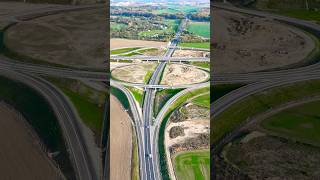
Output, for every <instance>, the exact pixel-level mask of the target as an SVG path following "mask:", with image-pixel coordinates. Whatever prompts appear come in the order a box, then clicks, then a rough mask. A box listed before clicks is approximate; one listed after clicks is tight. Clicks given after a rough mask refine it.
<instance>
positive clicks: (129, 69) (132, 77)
mask: <svg viewBox="0 0 320 180" xmlns="http://www.w3.org/2000/svg"><path fill="white" fill-rule="evenodd" d="M155 67H156V64H155V63H149V62H148V63H140V64H132V65H129V66H124V67H119V68H115V69H113V71H112V72H111V75H112V77H114V78H116V79H118V80H121V81H126V82H132V83H144V80H145V77H146V75H147V74H148V72H149V73H151V72H153V70H154V68H155Z"/></svg>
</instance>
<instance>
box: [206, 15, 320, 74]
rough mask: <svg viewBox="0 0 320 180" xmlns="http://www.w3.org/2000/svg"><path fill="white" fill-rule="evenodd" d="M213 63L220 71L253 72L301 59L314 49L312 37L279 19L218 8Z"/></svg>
mask: <svg viewBox="0 0 320 180" xmlns="http://www.w3.org/2000/svg"><path fill="white" fill-rule="evenodd" d="M213 17H214V25H213V32H215V38H214V39H213V48H214V49H215V52H214V54H213V55H212V57H213V60H214V61H213V63H212V67H214V68H215V70H216V72H217V73H235V72H251V71H260V70H266V69H271V68H272V69H273V68H278V67H283V66H287V65H290V64H294V63H298V62H300V61H302V60H304V58H305V57H306V56H307V55H308V54H309V53H310V52H311V51H312V50H313V49H314V47H315V44H314V42H313V40H312V38H311V37H309V36H308V35H307V34H305V33H303V32H302V31H300V30H298V29H297V28H294V27H292V26H288V25H285V24H281V23H279V22H276V21H273V20H270V19H265V18H258V17H251V16H249V15H243V14H238V13H234V12H228V11H224V10H219V9H216V10H215V11H214V14H213Z"/></svg>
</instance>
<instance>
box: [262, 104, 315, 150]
mask: <svg viewBox="0 0 320 180" xmlns="http://www.w3.org/2000/svg"><path fill="white" fill-rule="evenodd" d="M319 107H320V101H315V102H310V103H306V104H303V105H299V106H296V107H293V108H290V109H287V110H284V111H281V112H279V113H277V114H275V115H273V116H271V117H270V118H267V119H265V120H264V121H263V122H262V126H263V127H264V128H265V129H267V130H269V131H271V132H274V133H276V135H279V136H281V137H285V138H289V139H293V140H296V141H300V142H303V143H309V144H313V145H318V146H320V121H319V120H320V111H319Z"/></svg>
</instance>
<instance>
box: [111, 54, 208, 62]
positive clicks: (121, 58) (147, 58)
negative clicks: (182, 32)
mask: <svg viewBox="0 0 320 180" xmlns="http://www.w3.org/2000/svg"><path fill="white" fill-rule="evenodd" d="M111 59H112V60H116V61H117V62H120V61H147V62H149V61H157V62H180V63H182V62H210V58H209V57H170V58H169V57H163V56H132V57H127V56H117V55H112V56H111Z"/></svg>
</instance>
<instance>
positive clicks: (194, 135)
mask: <svg viewBox="0 0 320 180" xmlns="http://www.w3.org/2000/svg"><path fill="white" fill-rule="evenodd" d="M209 112H210V110H209V109H208V108H204V107H200V106H197V105H194V104H192V103H188V104H186V105H184V106H182V107H180V108H179V109H178V110H176V111H175V112H174V113H173V114H172V115H171V116H170V121H169V124H168V125H167V127H166V131H165V141H166V143H165V144H166V146H167V147H168V148H169V149H170V152H172V153H175V152H177V151H182V150H194V149H199V148H200V149H201V148H208V147H209V137H207V136H209V133H210V123H209Z"/></svg>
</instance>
